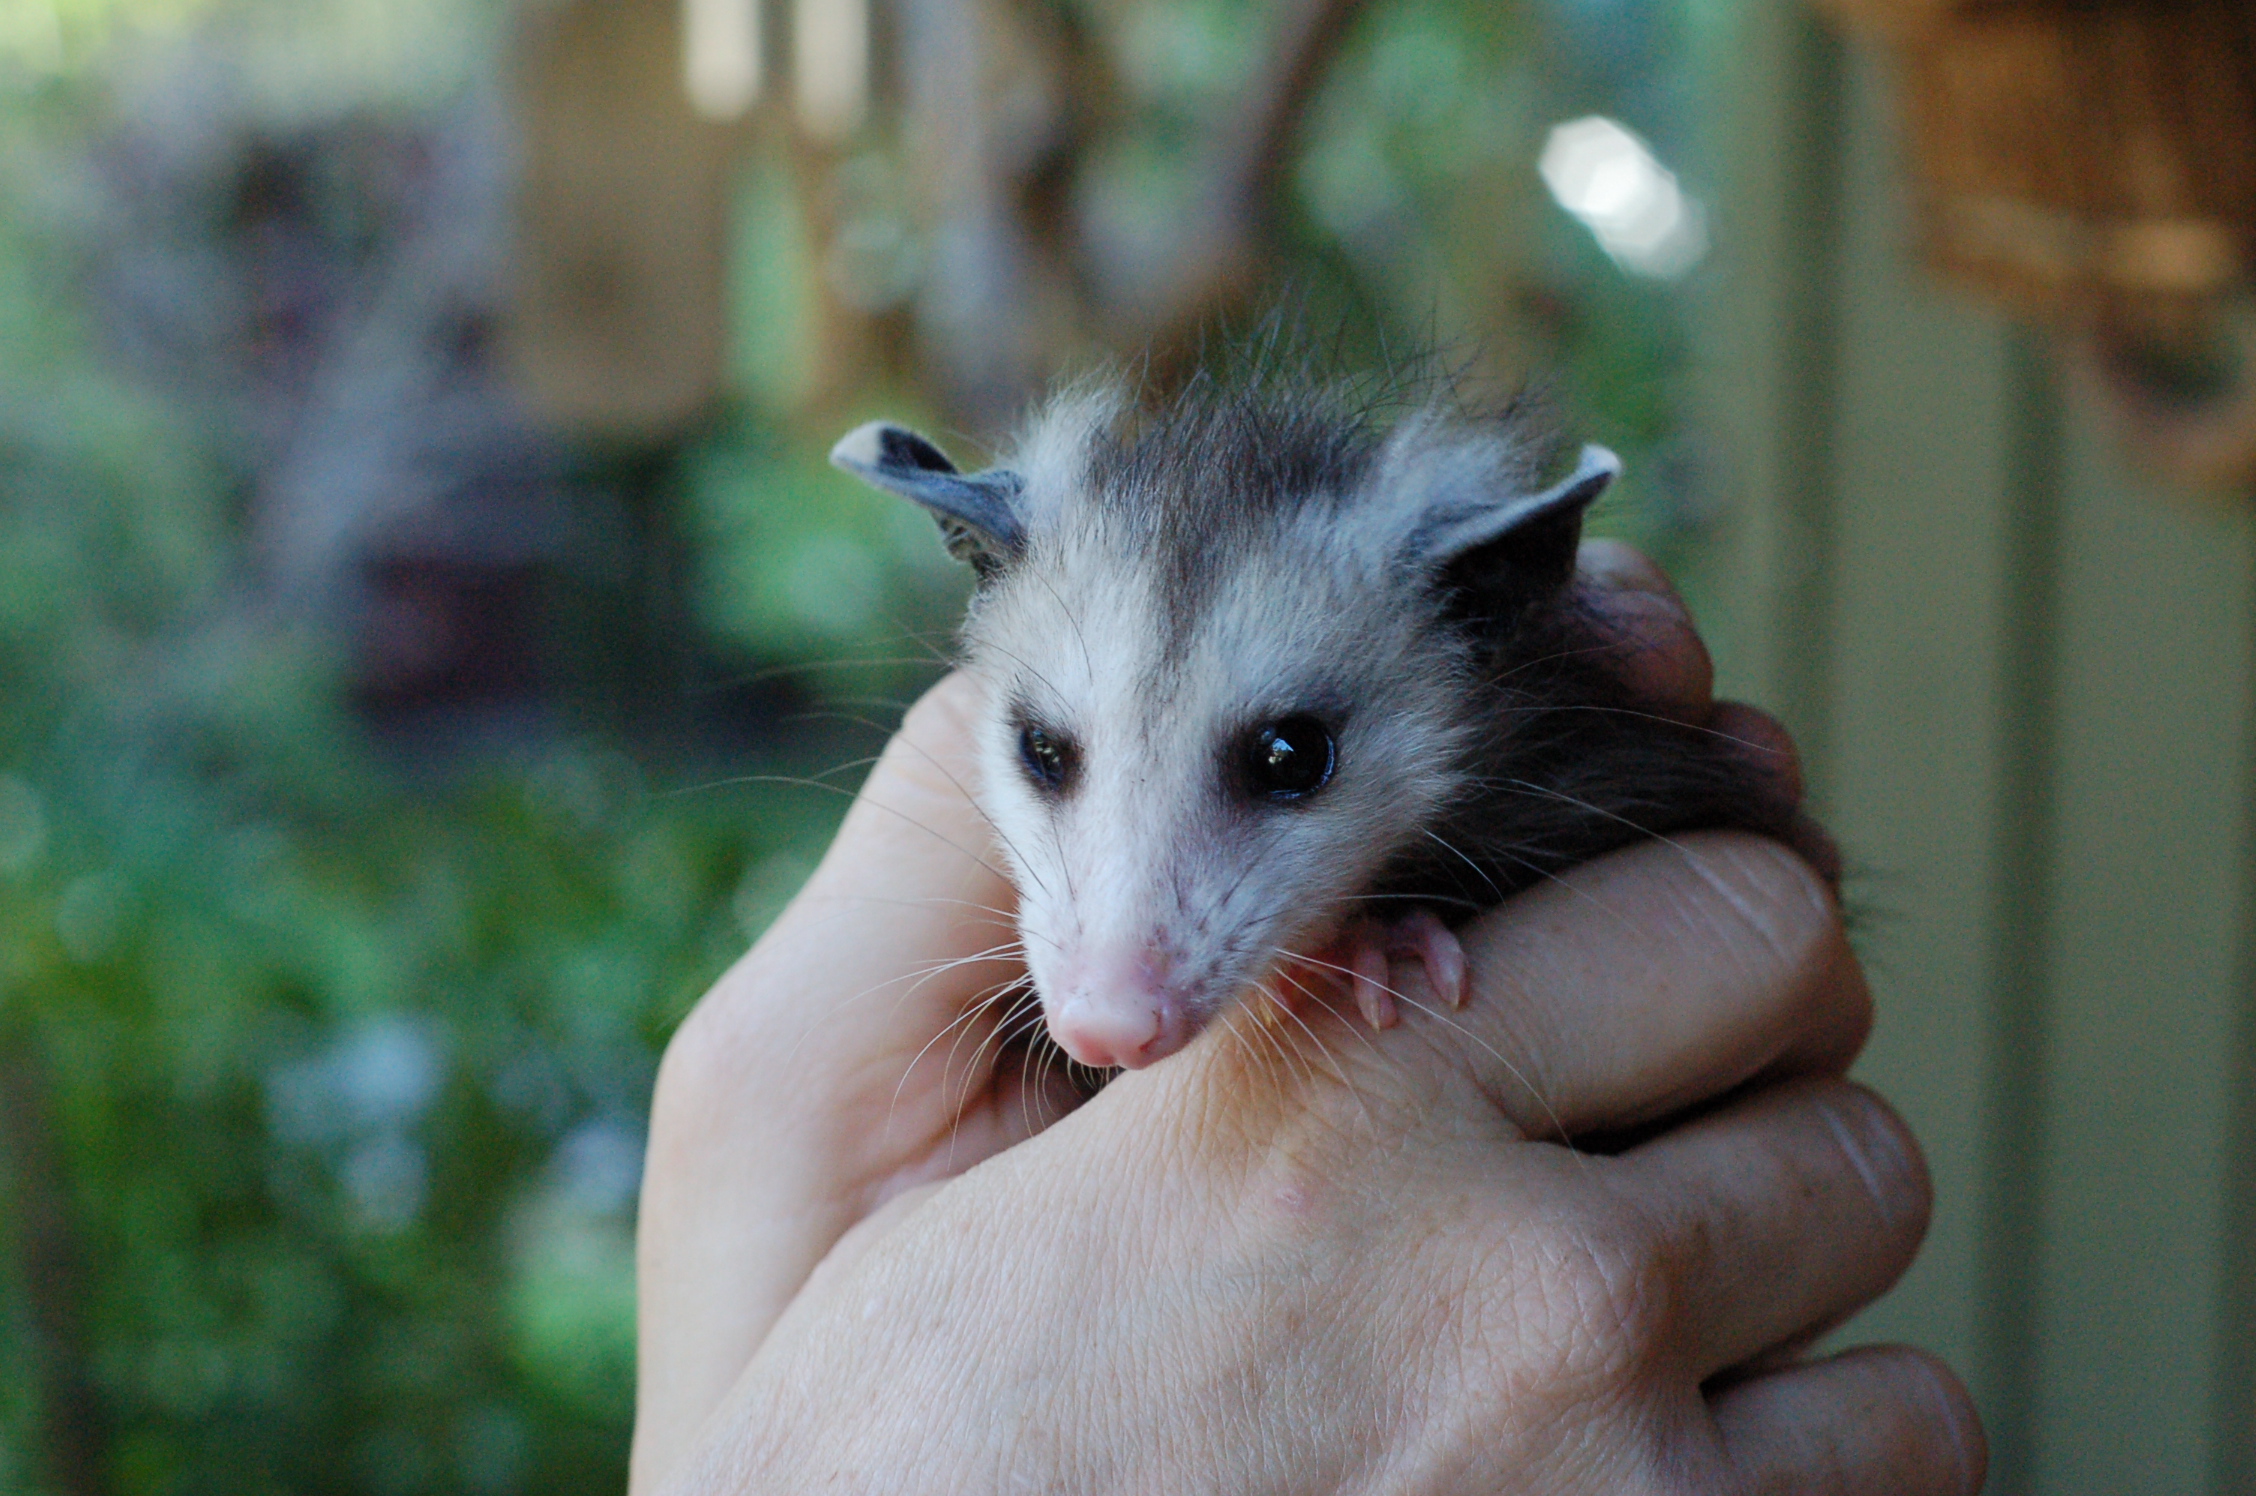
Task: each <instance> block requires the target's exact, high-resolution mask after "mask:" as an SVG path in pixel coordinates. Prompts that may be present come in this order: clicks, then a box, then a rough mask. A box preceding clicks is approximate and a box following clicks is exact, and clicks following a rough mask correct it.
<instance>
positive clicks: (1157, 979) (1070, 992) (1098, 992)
mask: <svg viewBox="0 0 2256 1496" xmlns="http://www.w3.org/2000/svg"><path fill="white" fill-rule="evenodd" d="M1172 968H1173V962H1172V961H1171V960H1170V959H1169V958H1168V956H1167V955H1166V953H1165V952H1163V951H1161V950H1159V949H1157V948H1156V947H1152V946H1146V947H1144V948H1142V949H1130V950H1122V951H1100V952H1093V953H1091V954H1090V955H1089V956H1087V957H1085V958H1084V959H1083V960H1081V961H1079V962H1076V963H1074V964H1073V966H1072V968H1071V969H1070V970H1069V971H1068V972H1066V973H1065V974H1064V979H1063V980H1062V981H1060V982H1059V983H1058V991H1057V992H1056V993H1054V994H1046V995H1045V998H1044V1012H1045V1014H1046V1016H1047V1017H1048V1019H1049V1025H1050V1037H1051V1038H1052V1039H1055V1040H1056V1041H1057V1043H1058V1047H1059V1048H1060V1049H1063V1050H1064V1051H1065V1052H1066V1053H1067V1054H1069V1055H1071V1056H1073V1058H1075V1059H1076V1060H1079V1061H1080V1062H1081V1063H1082V1064H1084V1065H1093V1066H1096V1067H1097V1068H1098V1069H1103V1070H1109V1069H1113V1068H1116V1067H1117V1068H1120V1069H1126V1070H1141V1069H1142V1068H1143V1067H1144V1066H1146V1065H1149V1064H1152V1063H1154V1062H1156V1061H1159V1060H1164V1059H1166V1058H1167V1057H1168V1056H1169V1055H1171V1054H1173V1053H1174V1052H1175V1051H1176V1050H1178V1049H1181V1048H1182V1047H1183V1046H1184V1045H1185V1044H1186V1043H1188V1042H1189V1041H1190V1037H1191V1035H1192V1034H1193V1033H1194V1032H1196V1030H1197V1025H1196V1024H1195V1023H1194V1022H1192V1020H1191V1012H1190V1008H1189V1006H1188V1005H1187V1004H1186V1003H1185V1002H1184V1001H1183V998H1182V996H1181V994H1180V993H1178V992H1177V991H1176V990H1175V989H1174V987H1173V985H1172V983H1171V981H1170V976H1171V973H1172Z"/></svg>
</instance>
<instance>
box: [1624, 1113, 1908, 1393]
mask: <svg viewBox="0 0 2256 1496" xmlns="http://www.w3.org/2000/svg"><path fill="white" fill-rule="evenodd" d="M1620 1162H1621V1163H1622V1164H1624V1165H1625V1166H1626V1167H1625V1168H1624V1169H1623V1170H1622V1171H1621V1172H1620V1173H1619V1174H1617V1175H1616V1176H1615V1177H1616V1178H1618V1179H1620V1180H1621V1181H1622V1183H1623V1186H1624V1187H1625V1188H1627V1189H1628V1190H1630V1191H1631V1192H1632V1193H1633V1194H1635V1195H1637V1196H1639V1197H1641V1199H1642V1201H1643V1203H1644V1205H1645V1208H1646V1211H1647V1213H1648V1215H1649V1216H1650V1218H1652V1219H1654V1220H1656V1221H1658V1222H1659V1223H1660V1225H1661V1231H1662V1238H1663V1252H1662V1257H1661V1261H1662V1262H1663V1264H1664V1265H1665V1266H1664V1269H1663V1270H1664V1271H1665V1272H1666V1273H1667V1274H1668V1277H1669V1279H1670V1281H1671V1283H1672V1285H1673V1287H1674V1288H1675V1289H1676V1291H1677V1293H1678V1294H1679V1295H1680V1296H1681V1301H1682V1303H1683V1304H1684V1306H1685V1312H1684V1313H1683V1314H1682V1315H1681V1316H1680V1318H1679V1320H1678V1327H1677V1333H1678V1334H1679V1335H1680V1336H1681V1337H1682V1341H1683V1344H1682V1350H1683V1352H1684V1354H1685V1355H1687V1356H1688V1357H1690V1359H1691V1366H1692V1370H1693V1371H1694V1372H1695V1373H1697V1374H1698V1375H1699V1376H1700V1377H1702V1378H1706V1377H1709V1376H1713V1375H1715V1374H1716V1373H1718V1372H1720V1371H1723V1370H1725V1369H1727V1368H1730V1367H1735V1366H1741V1365H1743V1364H1745V1363H1747V1362H1749V1361H1752V1360H1754V1359H1755V1358H1756V1357H1758V1356H1761V1355H1762V1354H1764V1353H1765V1352H1768V1351H1772V1350H1774V1349H1775V1348H1776V1347H1778V1346H1780V1345H1784V1344H1788V1343H1790V1342H1794V1341H1797V1340H1801V1339H1804V1338H1806V1337H1809V1336H1812V1335H1814V1334H1816V1333H1818V1332H1819V1331H1822V1330H1824V1329H1828V1328H1830V1327H1831V1326H1833V1325H1837V1324H1839V1323H1841V1322H1842V1321H1844V1320H1846V1319H1847V1318H1848V1317H1849V1316H1850V1315H1851V1314H1854V1313H1855V1312H1856V1311H1857V1310H1858V1309H1861V1308H1863V1307H1864V1306H1865V1305H1866V1304H1869V1303H1871V1302H1872V1301H1873V1300H1874V1299H1876V1298H1878V1297H1879V1296H1880V1295H1881V1294H1883V1293H1885V1292H1886V1291H1887V1290H1888V1289H1889V1287H1890V1286H1892V1285H1893V1284H1894V1283H1895V1281H1896V1280H1897V1279H1898V1278H1899V1277H1901V1276H1902V1275H1903V1271H1904V1269H1905V1268H1907V1267H1909V1266H1910V1265H1911V1259H1912V1257H1913V1256H1914V1255H1915V1254H1916V1253H1917V1252H1918V1250H1919V1243H1920V1240H1921V1238H1922V1237H1924V1236H1925V1235H1926V1234H1927V1221H1928V1215H1929V1212H1930V1210H1931V1208H1932V1205H1933V1194H1932V1189H1931V1186H1930V1184H1929V1182H1928V1177H1927V1169H1926V1165H1925V1163H1924V1161H1923V1160H1922V1159H1921V1158H1920V1155H1919V1146H1918V1144H1917V1143H1916V1142H1915V1141H1913V1139H1912V1136H1911V1133H1910V1131H1909V1130H1908V1129H1907V1128H1906V1127H1905V1126H1904V1124H1903V1122H1902V1121H1901V1119H1899V1118H1898V1117H1897V1116H1896V1114H1895V1113H1894V1112H1892V1111H1891V1110H1889V1109H1888V1107H1887V1105H1886V1104H1885V1103H1884V1102H1882V1101H1881V1100H1880V1099H1879V1098H1878V1097H1876V1096H1874V1095H1873V1094H1872V1093H1871V1092H1869V1091H1867V1090H1865V1089H1864V1088H1863V1087H1861V1086H1856V1085H1853V1084H1851V1083H1849V1082H1847V1081H1839V1080H1816V1081H1805V1082H1801V1083H1799V1084H1796V1085H1792V1086H1788V1087H1784V1088H1774V1089H1770V1090H1766V1091H1763V1092H1762V1093H1760V1094H1759V1095H1756V1096H1753V1097H1751V1098H1749V1099H1747V1100H1745V1101H1742V1102H1739V1103H1737V1104H1735V1105H1733V1106H1730V1107H1727V1108H1725V1109H1724V1110H1722V1111H1720V1112H1717V1113H1715V1114H1714V1115H1712V1116H1708V1117H1703V1118H1701V1119H1699V1120H1698V1121H1696V1122H1692V1123H1688V1124H1686V1125H1685V1126H1682V1127H1679V1128H1676V1129H1674V1130H1672V1131H1670V1132H1668V1133H1666V1134H1664V1135H1662V1136H1661V1137H1658V1138H1655V1139H1654V1140H1652V1141H1651V1142H1649V1143H1644V1144H1641V1145H1639V1146H1638V1147H1636V1148H1633V1149H1631V1150H1630V1151H1629V1152H1627V1153H1625V1154H1624V1155H1622V1158H1621V1160H1620Z"/></svg>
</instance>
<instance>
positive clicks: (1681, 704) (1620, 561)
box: [1575, 540, 1715, 722]
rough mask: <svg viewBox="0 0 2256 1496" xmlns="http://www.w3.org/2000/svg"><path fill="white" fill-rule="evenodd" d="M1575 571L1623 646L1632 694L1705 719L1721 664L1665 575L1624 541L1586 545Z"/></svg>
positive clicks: (1687, 717) (1672, 712)
mask: <svg viewBox="0 0 2256 1496" xmlns="http://www.w3.org/2000/svg"><path fill="white" fill-rule="evenodd" d="M1575 571H1576V578H1575V582H1576V588H1577V590H1578V592H1579V593H1580V595H1581V597H1582V599H1583V601H1584V603H1585V604H1586V605H1587V606H1588V607H1589V608H1590V610H1591V611H1592V612H1593V613H1595V614H1597V616H1598V617H1599V619H1600V620H1601V621H1602V622H1603V623H1604V625H1605V626H1606V629H1607V631H1608V632H1609V633H1611V634H1612V635H1613V636H1614V638H1615V640H1616V641H1617V643H1618V644H1619V646H1620V651H1619V661H1618V663H1619V667H1620V669H1621V672H1622V674H1623V676H1624V678H1625V680H1626V682H1627V683H1628V685H1629V686H1630V687H1631V689H1633V690H1635V691H1636V692H1637V694H1638V695H1639V696H1641V697H1643V698H1644V699H1645V700H1647V701H1649V702H1651V703H1652V704H1653V706H1654V707H1656V708H1657V709H1659V710H1661V711H1663V712H1665V713H1667V714H1668V715H1669V716H1672V717H1676V718H1678V719H1679V720H1682V721H1686V722H1697V721H1698V720H1700V719H1701V718H1702V717H1704V716H1705V715H1706V714H1707V710H1708V700H1709V696H1710V694H1711V692H1712V691H1713V689H1714V685H1715V666H1714V664H1713V662H1712V661H1711V660H1710V659H1709V657H1708V647H1707V645H1706V644H1705V643H1704V642H1702V640H1701V638H1700V631H1699V630H1698V629H1697V628H1696V627H1694V626H1693V623H1692V614H1691V611H1690V610H1689V609H1688V608H1686V607H1685V605H1684V600H1683V599H1682V598H1681V597H1679V596H1677V593H1676V589H1675V588H1674V587H1673V586H1671V585H1670V584H1669V579H1668V577H1667V576H1666V575H1665V574H1663V573H1662V571H1661V569H1660V568H1659V567H1657V566H1655V565H1654V564H1653V563H1652V562H1651V561H1650V560H1648V559H1647V558H1646V557H1645V555H1644V554H1643V553H1642V552H1640V551H1638V550H1637V549H1635V548H1634V547H1632V546H1628V545H1624V544H1623V543H1622V542H1620V541H1618V540H1586V541H1584V542H1583V544H1582V549H1581V550H1580V551H1579V552H1578V553H1577V554H1576V557H1575Z"/></svg>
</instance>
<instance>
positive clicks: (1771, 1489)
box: [1711, 1346, 1989, 1496]
mask: <svg viewBox="0 0 2256 1496" xmlns="http://www.w3.org/2000/svg"><path fill="white" fill-rule="evenodd" d="M1711 1407H1712V1408H1713V1410H1714V1414H1715V1421H1716V1431H1717V1433H1718V1435H1719V1436H1720V1437H1721V1439H1722V1441H1723V1446H1724V1453H1725V1456H1726V1458H1727V1459H1728V1460H1729V1461H1730V1462H1731V1464H1732V1466H1733V1468H1734V1469H1735V1470H1736V1471H1737V1472H1738V1474H1739V1476H1740V1479H1741V1482H1742V1485H1741V1487H1740V1488H1741V1489H1744V1490H1747V1491H1749V1492H1753V1493H1758V1496H1771V1493H1776V1496H1789V1493H1791V1496H1806V1493H1818V1496H1835V1493H1838V1496H1973V1493H1974V1492H1976V1491H1979V1490H1980V1489H1981V1488H1982V1479H1983V1476H1984V1474H1985V1472H1986V1470H1987V1468H1988V1465H1989V1446H1988V1443H1987V1441H1986V1440H1985V1439H1984V1437H1983V1435H1982V1423H1981V1419H1980V1417H1979V1416H1978V1415H1977V1414H1976V1413H1975V1411H1974V1401H1973V1399H1972V1398H1970V1397H1968V1396H1967V1394H1966V1389H1965V1387H1964V1386H1962V1385H1960V1383H1959V1380H1958V1378H1957V1377H1955V1376H1953V1375H1952V1374H1951V1372H1950V1369H1949V1368H1948V1367H1946V1366H1944V1365H1943V1364H1942V1362H1940V1361H1937V1360H1936V1359H1935V1358H1934V1357H1932V1356H1929V1355H1926V1354H1924V1353H1922V1352H1919V1351H1915V1350H1908V1349H1905V1348H1903V1347H1901V1346H1867V1347H1863V1348H1861V1349H1858V1350H1853V1351H1848V1352H1845V1353H1844V1354H1842V1355H1838V1356H1834V1357H1832V1358H1830V1359H1828V1360H1824V1361H1816V1362H1810V1363H1806V1364H1803V1365H1798V1366H1790V1367H1787V1368H1784V1369H1783V1370H1779V1371H1773V1372H1766V1373H1764V1374H1763V1375H1761V1376H1758V1377H1753V1378H1750V1379H1749V1380H1747V1381H1744V1382H1740V1383H1737V1384H1735V1385H1733V1386H1731V1387H1729V1388H1727V1389H1725V1390H1724V1391H1723V1392H1721V1393H1719V1394H1717V1395H1716V1397H1715V1398H1714V1399H1713V1400H1712V1403H1711Z"/></svg>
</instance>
